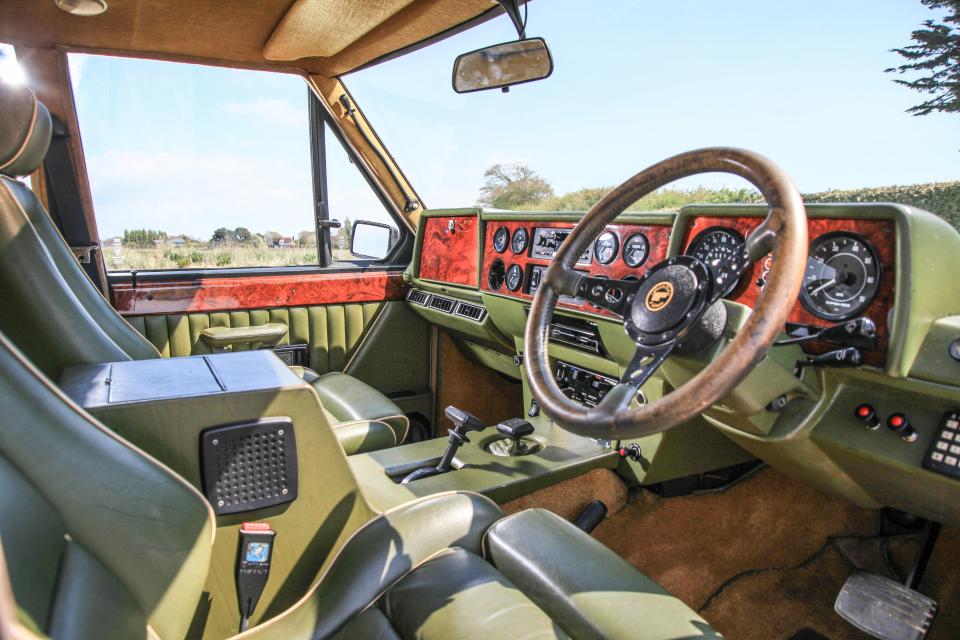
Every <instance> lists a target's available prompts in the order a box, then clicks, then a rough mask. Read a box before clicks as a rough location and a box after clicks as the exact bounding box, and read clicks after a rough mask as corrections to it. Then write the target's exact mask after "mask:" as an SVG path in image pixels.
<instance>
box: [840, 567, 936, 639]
mask: <svg viewBox="0 0 960 640" xmlns="http://www.w3.org/2000/svg"><path fill="white" fill-rule="evenodd" d="M833 608H834V610H835V611H836V612H837V613H839V614H840V616H841V617H843V619H844V620H846V621H847V622H849V623H850V624H852V625H853V626H855V627H856V628H858V629H860V630H861V631H864V632H866V633H869V634H870V635H872V636H873V637H874V638H878V639H879V640H922V639H923V638H924V637H926V635H927V632H928V631H930V625H931V624H933V618H934V616H936V615H937V603H936V601H935V600H931V599H930V598H928V597H927V596H925V595H923V594H922V593H918V592H916V591H914V590H913V589H909V588H907V587H905V586H903V585H902V584H900V583H899V582H895V581H893V580H890V579H889V578H884V577H882V576H878V575H875V574H872V573H866V572H865V571H857V572H855V573H854V574H853V575H851V576H850V577H849V578H847V582H846V583H845V584H844V585H843V588H842V589H841V590H840V593H839V594H838V595H837V601H836V602H835V603H834V605H833Z"/></svg>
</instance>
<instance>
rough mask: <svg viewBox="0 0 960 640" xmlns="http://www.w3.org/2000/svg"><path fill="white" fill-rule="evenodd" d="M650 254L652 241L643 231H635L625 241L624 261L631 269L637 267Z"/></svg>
mask: <svg viewBox="0 0 960 640" xmlns="http://www.w3.org/2000/svg"><path fill="white" fill-rule="evenodd" d="M649 255H650V242H649V241H648V240H647V236H645V235H643V234H642V233H635V234H633V235H632V236H630V237H629V238H627V241H626V242H624V243H623V261H624V262H625V263H626V264H627V266H628V267H630V268H631V269H636V268H637V267H639V266H640V265H642V264H643V263H644V262H646V261H647V257H648V256H649Z"/></svg>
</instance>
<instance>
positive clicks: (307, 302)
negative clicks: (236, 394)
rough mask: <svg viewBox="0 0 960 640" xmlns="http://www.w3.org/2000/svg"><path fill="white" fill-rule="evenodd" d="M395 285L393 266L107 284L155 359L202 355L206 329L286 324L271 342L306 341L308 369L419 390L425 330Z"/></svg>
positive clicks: (398, 279) (388, 388) (390, 390)
mask: <svg viewBox="0 0 960 640" xmlns="http://www.w3.org/2000/svg"><path fill="white" fill-rule="evenodd" d="M405 288H406V285H405V284H404V283H403V280H402V275H401V274H400V273H399V272H386V271H376V272H336V273H329V274H326V273H324V274H317V273H313V274H290V273H286V274H269V275H260V276H239V277H236V276H233V277H229V276H227V277H225V276H221V277H213V276H209V275H204V276H197V277H189V276H188V274H183V273H178V274H171V279H170V280H158V279H157V278H156V277H155V276H153V275H152V274H151V276H150V280H148V281H144V280H142V279H141V280H139V281H138V282H136V283H134V282H131V281H130V280H123V281H119V282H115V283H114V284H113V299H114V301H115V304H116V306H117V308H118V310H119V311H120V312H121V313H122V314H123V315H124V316H125V318H126V319H127V320H128V321H129V322H130V324H131V325H133V327H134V328H135V329H136V330H137V331H139V332H140V333H141V334H143V335H144V336H145V337H146V338H147V339H148V340H149V341H150V342H151V343H153V345H154V346H155V347H156V348H157V350H158V351H160V354H161V355H162V356H163V357H167V358H169V357H179V356H188V355H196V354H204V353H210V348H209V347H208V346H207V345H206V343H205V342H204V341H203V340H202V339H201V338H200V332H201V331H203V330H204V329H206V328H207V327H244V326H255V325H261V324H266V323H268V322H279V323H282V324H285V325H287V327H288V332H287V335H286V336H285V337H284V339H283V340H282V341H281V343H280V344H282V345H287V344H305V345H307V347H308V349H309V353H310V367H311V368H312V369H314V370H315V371H317V372H318V373H320V374H324V373H328V372H331V371H344V372H346V373H349V374H350V375H353V376H356V377H357V378H359V379H361V380H363V381H364V382H367V383H368V384H370V385H371V386H373V387H374V388H376V389H378V390H380V391H381V392H382V393H385V394H388V395H397V394H400V395H407V396H411V395H422V394H424V393H429V388H430V374H429V367H430V347H429V337H430V331H429V326H428V325H427V323H426V322H424V321H423V320H422V319H421V318H420V317H419V316H417V315H416V314H414V313H412V312H411V311H410V310H409V308H408V307H407V303H406V302H405V301H404V300H403V294H404V292H405ZM291 303H292V304H291ZM248 305H249V306H248ZM245 307H246V308H245ZM241 348H243V347H238V349H241ZM247 348H249V347H247Z"/></svg>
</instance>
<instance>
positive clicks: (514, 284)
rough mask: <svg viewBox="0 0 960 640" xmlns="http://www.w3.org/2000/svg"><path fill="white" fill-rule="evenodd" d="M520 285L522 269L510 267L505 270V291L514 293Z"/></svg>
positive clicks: (514, 265)
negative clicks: (508, 290)
mask: <svg viewBox="0 0 960 640" xmlns="http://www.w3.org/2000/svg"><path fill="white" fill-rule="evenodd" d="M522 283H523V269H521V268H520V265H516V264H512V265H510V268H509V269H507V289H510V291H516V290H518V289H519V288H520V285H521V284H522Z"/></svg>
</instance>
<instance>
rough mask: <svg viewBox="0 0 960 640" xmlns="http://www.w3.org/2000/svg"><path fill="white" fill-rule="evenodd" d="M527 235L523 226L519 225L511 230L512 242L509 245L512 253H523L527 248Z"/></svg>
mask: <svg viewBox="0 0 960 640" xmlns="http://www.w3.org/2000/svg"><path fill="white" fill-rule="evenodd" d="M529 239H530V238H529V236H528V235H527V230H526V229H524V228H523V227H519V228H518V229H517V230H516V231H514V232H513V242H512V243H511V244H510V246H512V247H513V252H514V253H523V252H524V251H526V250H527V241H528V240H529Z"/></svg>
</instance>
